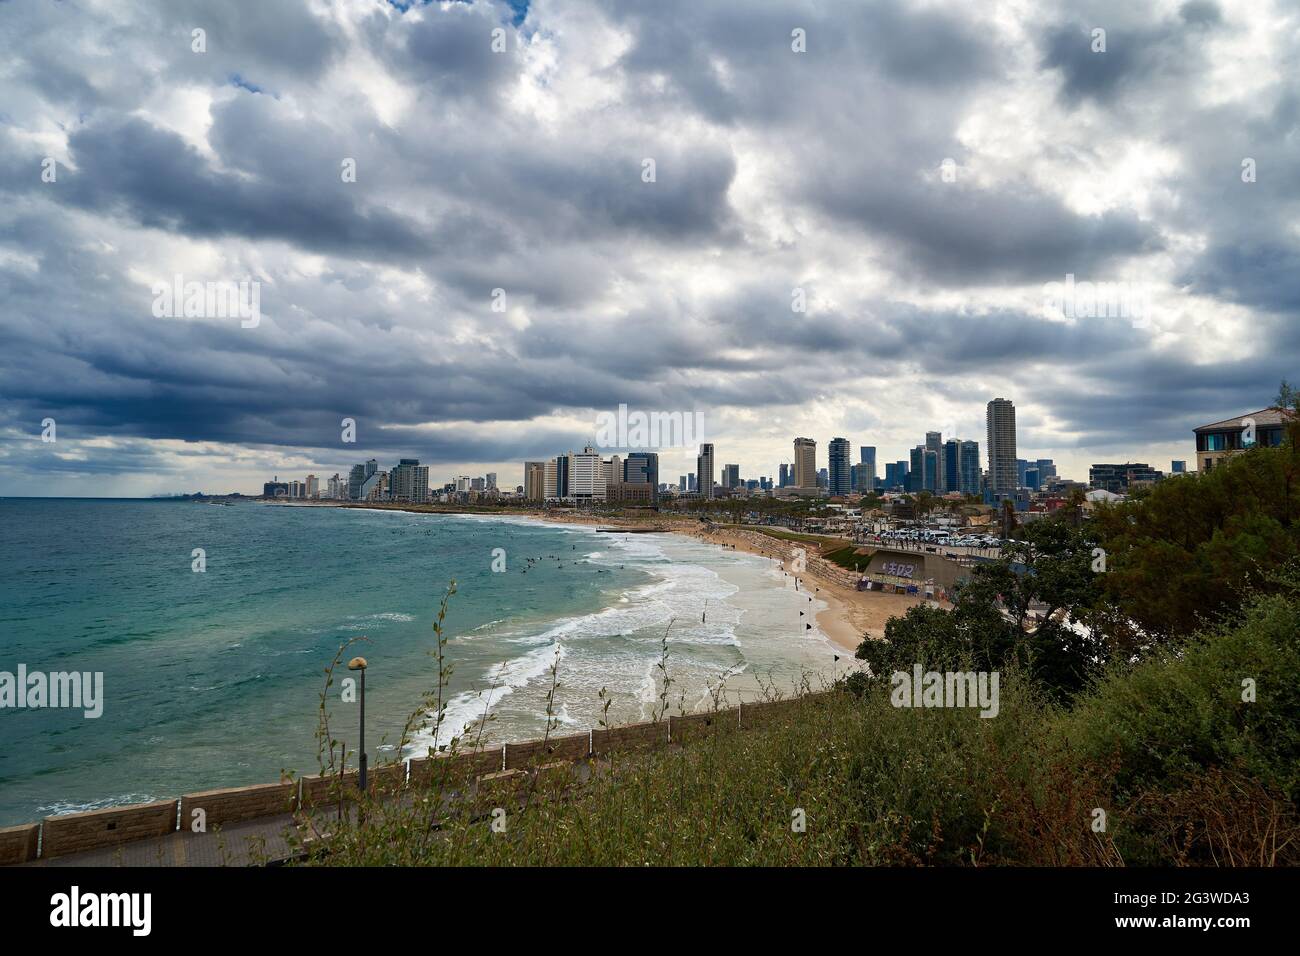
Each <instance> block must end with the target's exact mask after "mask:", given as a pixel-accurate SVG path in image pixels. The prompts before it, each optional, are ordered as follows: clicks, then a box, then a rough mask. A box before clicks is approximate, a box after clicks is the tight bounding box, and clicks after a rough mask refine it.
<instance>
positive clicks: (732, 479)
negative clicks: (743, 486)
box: [722, 465, 740, 488]
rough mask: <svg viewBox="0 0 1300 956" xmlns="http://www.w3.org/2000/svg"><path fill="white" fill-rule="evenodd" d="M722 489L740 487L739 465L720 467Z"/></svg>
mask: <svg viewBox="0 0 1300 956" xmlns="http://www.w3.org/2000/svg"><path fill="white" fill-rule="evenodd" d="M722 487H723V488H739V487H740V466H739V465H723V466H722Z"/></svg>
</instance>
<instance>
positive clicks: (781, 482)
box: [776, 462, 790, 488]
mask: <svg viewBox="0 0 1300 956" xmlns="http://www.w3.org/2000/svg"><path fill="white" fill-rule="evenodd" d="M788 484H790V466H789V465H787V464H786V463H785V462H781V471H780V477H779V478H778V479H777V484H776V486H777V487H778V488H784V487H785V486H786V485H788Z"/></svg>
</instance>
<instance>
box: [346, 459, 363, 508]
mask: <svg viewBox="0 0 1300 956" xmlns="http://www.w3.org/2000/svg"><path fill="white" fill-rule="evenodd" d="M365 483H366V466H365V465H353V466H352V470H351V471H349V472H348V497H349V498H350V499H352V500H353V501H360V500H361V486H362V485H364V484H365Z"/></svg>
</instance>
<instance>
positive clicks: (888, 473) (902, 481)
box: [885, 461, 908, 491]
mask: <svg viewBox="0 0 1300 956" xmlns="http://www.w3.org/2000/svg"><path fill="white" fill-rule="evenodd" d="M907 471H908V469H907V462H905V461H892V462H891V461H887V462H885V489H886V490H887V491H906V490H907Z"/></svg>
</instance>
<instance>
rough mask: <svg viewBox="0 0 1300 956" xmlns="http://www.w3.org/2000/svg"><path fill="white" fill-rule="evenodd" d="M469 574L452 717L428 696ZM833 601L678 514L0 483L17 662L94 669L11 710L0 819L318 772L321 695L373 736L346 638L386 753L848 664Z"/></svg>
mask: <svg viewBox="0 0 1300 956" xmlns="http://www.w3.org/2000/svg"><path fill="white" fill-rule="evenodd" d="M453 581H454V582H455V593H454V594H452V595H451V596H450V598H449V599H448V602H447V612H446V617H445V620H444V622H443V634H444V637H445V640H446V643H445V645H444V647H443V657H444V668H443V671H444V678H443V684H444V686H443V691H442V699H443V701H444V704H445V710H444V712H443V718H442V720H441V721H440V722H436V723H435V721H434V720H433V719H432V716H431V714H430V713H429V712H428V710H427V708H425V707H424V705H423V703H422V702H423V701H424V700H425V697H426V695H427V694H436V692H437V687H438V663H437V659H436V652H437V644H438V637H437V634H436V633H435V630H434V624H435V621H436V619H437V616H438V609H439V605H440V602H441V601H442V599H443V597H444V595H445V594H446V592H447V590H448V588H449V587H450V586H451V583H452V582H453ZM824 606H825V605H824V604H823V603H822V602H821V601H820V600H818V599H816V597H815V596H810V595H808V594H807V593H806V591H804V590H801V589H799V588H798V587H797V586H796V585H795V583H794V581H793V578H792V577H790V576H789V575H787V574H786V573H785V572H783V571H782V570H781V568H780V567H779V565H778V564H776V563H775V562H774V561H772V560H771V559H768V558H764V557H759V556H755V555H749V554H744V553H739V552H734V551H729V550H724V549H722V548H720V547H718V546H716V545H712V544H708V543H705V542H702V541H699V540H697V539H694V538H690V537H687V536H684V535H677V534H669V533H651V534H638V533H630V532H618V533H603V532H601V531H599V530H598V529H597V528H596V527H593V526H590V525H579V524H559V523H551V522H543V521H540V520H535V519H529V518H524V517H497V516H480V515H443V514H438V515H434V514H414V513H409V512H401V511H392V510H371V509H360V508H335V507H321V506H293V505H276V504H270V503H257V502H241V503H238V504H234V505H219V504H209V503H202V502H193V501H180V500H140V499H49V498H46V499H41V498H26V499H23V498H17V499H15V498H9V499H0V681H2V680H3V679H4V677H3V675H4V673H6V672H7V673H8V674H11V675H15V678H16V675H17V673H18V669H19V666H20V665H22V666H24V667H25V669H26V672H27V673H28V674H29V675H30V674H32V673H42V674H49V673H57V672H72V671H76V672H81V673H85V674H92V675H93V674H101V675H102V681H103V701H102V708H103V709H102V713H101V714H100V716H98V717H89V716H87V715H86V713H85V710H84V708H83V709H56V708H49V707H41V708H33V707H18V706H13V705H11V706H0V826H7V825H11V824H16V823H23V822H28V821H32V820H36V819H39V818H41V817H43V816H48V815H52V814H59V813H68V812H75V811H80V810H89V809H97V808H101V807H108V806H114V805H120V804H129V803H139V802H145V801H150V800H157V799H165V798H170V797H175V796H179V795H181V794H183V793H189V792H194V791H198V790H206V789H213V788H217V787H230V786H241V785H246V784H254V783H266V782H273V781H275V780H277V779H279V777H280V774H281V773H282V772H283V771H286V770H292V771H294V772H297V773H303V774H305V773H316V772H318V771H319V769H320V760H319V750H318V743H317V729H318V727H319V725H320V714H321V707H322V694H324V705H325V710H326V713H327V714H328V718H329V722H330V734H331V736H332V737H333V738H334V739H336V740H339V741H342V742H343V743H344V744H345V745H346V747H347V748H348V749H349V750H355V748H356V746H357V741H358V726H359V722H360V713H359V707H358V705H357V703H356V702H355V700H353V699H352V698H354V697H355V696H356V694H355V688H349V687H348V685H346V684H345V683H344V678H346V677H349V676H351V677H355V676H356V675H355V674H349V672H347V670H346V661H347V660H349V659H351V658H352V657H355V656H362V657H364V658H365V659H366V661H367V663H368V667H367V670H366V702H365V720H366V749H367V753H368V759H369V761H370V764H371V765H372V766H374V765H375V764H377V763H380V762H386V761H389V760H393V759H398V758H400V757H410V756H417V755H423V754H425V753H427V752H428V751H429V749H430V748H431V747H433V748H436V747H439V746H445V745H446V744H447V743H448V742H449V740H450V739H451V738H452V737H453V736H460V737H461V738H462V740H466V741H474V740H479V739H481V740H482V742H484V743H495V744H499V743H501V742H503V741H510V740H527V739H533V738H536V737H540V736H542V735H543V734H544V733H546V731H547V726H548V724H550V725H551V727H552V730H551V733H552V734H553V735H560V734H570V733H578V732H581V731H585V730H587V729H588V728H590V727H593V726H598V725H599V722H600V721H601V720H604V721H606V722H607V723H609V724H619V723H631V722H635V721H640V720H647V719H651V718H652V717H653V716H655V714H656V712H657V711H662V710H663V708H664V707H665V706H667V707H668V709H669V710H670V711H671V712H672V713H677V712H678V711H679V710H682V709H684V710H686V711H687V712H690V711H693V710H700V709H706V708H709V707H711V706H713V703H714V701H715V700H716V701H717V702H719V703H720V704H721V705H723V706H726V705H731V704H734V703H735V702H736V701H737V700H752V699H755V698H756V697H760V696H762V695H763V694H764V692H765V691H764V688H767V687H771V688H775V689H777V690H779V691H781V692H782V693H787V694H788V693H790V692H792V691H794V690H797V689H798V688H799V686H800V685H802V684H805V683H808V684H811V685H812V686H813V687H815V688H816V687H820V686H821V684H822V682H824V681H826V680H829V679H832V678H833V677H834V676H835V675H836V673H837V672H838V671H843V670H845V669H847V666H848V664H847V662H846V661H844V660H840V661H839V662H838V663H837V662H836V661H835V654H836V653H839V654H840V656H841V657H843V656H844V655H843V652H842V651H839V652H837V650H836V648H835V647H834V646H833V645H832V644H831V643H830V641H829V640H828V638H827V637H826V636H825V635H824V634H823V633H822V632H821V631H820V630H819V629H818V627H817V621H816V612H817V611H818V610H821V609H822V608H823V607H824ZM809 625H811V627H809ZM349 642H351V643H350V644H349ZM665 642H666V658H665ZM340 651H341V653H342V657H341V659H342V661H343V662H345V663H344V664H343V665H340V666H339V667H338V668H337V670H336V672H335V674H334V682H333V684H332V686H330V687H329V688H328V689H327V688H326V686H325V681H326V669H327V668H328V667H329V666H330V662H331V661H332V660H333V659H334V658H335V657H336V655H339V654H340ZM665 673H666V674H667V678H668V685H667V687H666V688H665V681H664V675H665ZM11 704H12V702H11ZM607 704H608V708H606V705H607ZM412 715H414V721H413V726H414V727H415V731H414V733H412V734H409V735H408V739H407V741H406V743H405V744H404V745H403V744H402V736H403V727H404V726H406V725H407V723H408V721H409V720H411V718H412ZM352 764H353V765H354V764H355V757H353V758H352Z"/></svg>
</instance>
